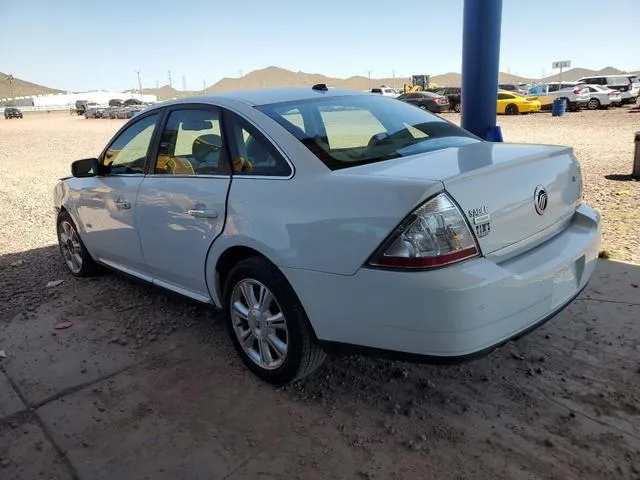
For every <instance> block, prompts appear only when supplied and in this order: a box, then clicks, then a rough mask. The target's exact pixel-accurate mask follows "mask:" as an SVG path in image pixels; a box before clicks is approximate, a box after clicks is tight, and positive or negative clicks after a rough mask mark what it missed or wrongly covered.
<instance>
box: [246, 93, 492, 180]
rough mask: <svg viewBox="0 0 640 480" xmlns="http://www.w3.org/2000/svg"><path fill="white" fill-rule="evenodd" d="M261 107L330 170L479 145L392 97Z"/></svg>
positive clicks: (467, 135)
mask: <svg viewBox="0 0 640 480" xmlns="http://www.w3.org/2000/svg"><path fill="white" fill-rule="evenodd" d="M257 108H258V109H259V110H261V111H262V112H264V113H265V114H267V115H269V116H270V117H271V118H273V119H274V120H275V121H276V122H278V123H279V124H280V125H282V126H283V127H284V128H286V129H287V130H288V131H289V132H291V133H292V134H293V135H294V136H295V137H296V138H297V139H298V140H300V142H302V143H303V144H304V145H305V146H306V147H307V148H308V149H309V150H310V151H311V152H312V153H313V154H315V155H316V156H317V157H318V158H319V159H320V160H321V161H322V162H323V163H324V164H325V165H326V166H327V167H329V168H330V169H332V170H337V169H340V168H346V167H351V166H356V165H363V164H366V163H374V162H380V161H383V160H389V159H392V158H398V157H406V156H410V155H416V154H419V153H424V152H429V151H433V150H440V149H443V148H448V147H457V146H461V145H465V144H468V143H476V142H479V141H480V140H479V139H478V138H477V137H475V136H473V135H472V134H471V133H469V132H467V131H466V130H463V129H461V128H460V127H457V126H456V125H454V124H452V123H449V122H447V121H445V120H444V119H442V118H440V117H438V116H436V115H434V114H432V113H429V112H427V111H425V110H422V109H420V108H417V107H415V106H413V105H410V104H408V103H405V102H402V101H400V100H396V99H395V98H390V97H383V96H371V95H348V96H343V97H341V96H335V97H328V98H323V99H311V100H300V101H296V102H286V103H278V104H271V105H263V106H260V107H257Z"/></svg>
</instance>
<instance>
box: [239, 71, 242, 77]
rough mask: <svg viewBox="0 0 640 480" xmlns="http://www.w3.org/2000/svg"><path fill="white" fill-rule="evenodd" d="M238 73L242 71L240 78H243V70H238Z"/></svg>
mask: <svg viewBox="0 0 640 480" xmlns="http://www.w3.org/2000/svg"><path fill="white" fill-rule="evenodd" d="M238 73H240V78H242V70H238Z"/></svg>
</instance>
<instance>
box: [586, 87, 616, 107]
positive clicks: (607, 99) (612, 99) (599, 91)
mask: <svg viewBox="0 0 640 480" xmlns="http://www.w3.org/2000/svg"><path fill="white" fill-rule="evenodd" d="M584 86H585V87H587V88H588V89H589V94H590V95H591V98H590V99H589V101H588V102H587V108H588V109H589V110H597V109H599V108H607V107H610V106H612V105H620V104H622V94H621V93H620V92H619V91H618V90H613V89H611V88H605V87H601V86H600V85H584Z"/></svg>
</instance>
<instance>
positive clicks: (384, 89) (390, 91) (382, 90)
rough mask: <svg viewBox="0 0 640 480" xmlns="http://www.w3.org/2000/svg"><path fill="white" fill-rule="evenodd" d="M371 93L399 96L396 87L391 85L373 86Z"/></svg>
mask: <svg viewBox="0 0 640 480" xmlns="http://www.w3.org/2000/svg"><path fill="white" fill-rule="evenodd" d="M371 93H375V94H378V95H382V96H383V97H394V98H396V97H398V92H396V90H395V89H394V88H390V87H380V88H372V89H371Z"/></svg>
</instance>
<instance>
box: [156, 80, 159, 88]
mask: <svg viewBox="0 0 640 480" xmlns="http://www.w3.org/2000/svg"><path fill="white" fill-rule="evenodd" d="M156 90H160V84H159V83H158V80H156Z"/></svg>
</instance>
